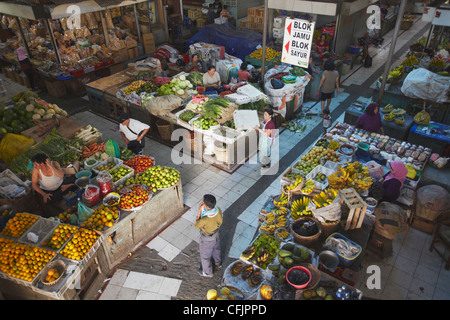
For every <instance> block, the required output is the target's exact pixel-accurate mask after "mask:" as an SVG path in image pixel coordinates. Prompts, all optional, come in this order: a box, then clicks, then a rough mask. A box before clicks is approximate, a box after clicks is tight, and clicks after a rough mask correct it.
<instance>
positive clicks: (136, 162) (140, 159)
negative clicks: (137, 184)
mask: <svg viewBox="0 0 450 320" xmlns="http://www.w3.org/2000/svg"><path fill="white" fill-rule="evenodd" d="M123 164H125V165H127V166H129V167H130V168H133V169H134V172H135V173H139V172H144V171H145V170H147V169H148V168H151V167H153V165H154V164H155V162H154V161H153V159H152V158H150V157H149V156H146V155H142V156H136V157H133V158H131V159H130V160H127V161H124V162H123Z"/></svg>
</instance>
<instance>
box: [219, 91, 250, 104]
mask: <svg viewBox="0 0 450 320" xmlns="http://www.w3.org/2000/svg"><path fill="white" fill-rule="evenodd" d="M225 99H228V100H230V101H232V102H234V103H235V104H237V105H241V104H246V103H250V102H252V99H251V98H250V97H249V96H247V95H244V94H239V93H232V94H227V95H226V96H225Z"/></svg>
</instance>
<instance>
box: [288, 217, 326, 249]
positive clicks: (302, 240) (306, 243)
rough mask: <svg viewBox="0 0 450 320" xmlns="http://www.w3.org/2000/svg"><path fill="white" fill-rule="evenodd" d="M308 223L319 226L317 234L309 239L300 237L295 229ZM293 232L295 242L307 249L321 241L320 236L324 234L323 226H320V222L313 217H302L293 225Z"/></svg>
mask: <svg viewBox="0 0 450 320" xmlns="http://www.w3.org/2000/svg"><path fill="white" fill-rule="evenodd" d="M306 221H314V222H315V223H316V226H317V229H318V231H317V233H316V234H314V235H312V236H309V237H305V236H301V235H299V234H298V233H296V232H295V231H294V228H295V226H296V224H299V223H304V222H306ZM291 232H292V234H293V236H294V241H295V242H296V243H298V244H301V245H303V246H305V247H309V246H311V245H313V244H314V243H316V242H317V241H318V240H319V238H320V236H321V234H322V225H321V224H320V222H319V221H318V220H316V219H314V218H312V217H302V218H300V219H297V220H296V221H295V222H294V223H293V224H292V225H291Z"/></svg>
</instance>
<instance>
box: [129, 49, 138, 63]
mask: <svg viewBox="0 0 450 320" xmlns="http://www.w3.org/2000/svg"><path fill="white" fill-rule="evenodd" d="M127 50H128V59H130V60H131V59H136V58H137V57H138V56H139V52H138V48H137V47H134V48H128V49H127Z"/></svg>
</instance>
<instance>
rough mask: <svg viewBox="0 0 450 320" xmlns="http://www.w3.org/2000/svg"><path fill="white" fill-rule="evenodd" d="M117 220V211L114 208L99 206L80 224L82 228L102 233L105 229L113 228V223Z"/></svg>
mask: <svg viewBox="0 0 450 320" xmlns="http://www.w3.org/2000/svg"><path fill="white" fill-rule="evenodd" d="M118 218H119V209H118V208H117V207H115V206H113V207H108V206H105V205H103V204H101V205H100V206H99V207H98V208H97V209H95V210H94V212H93V213H92V215H91V216H90V217H89V218H88V219H87V220H86V221H84V222H83V223H82V224H81V227H82V228H87V229H90V230H97V231H102V230H103V229H104V228H105V227H107V228H110V227H112V226H113V224H114V221H116V220H117V219H118Z"/></svg>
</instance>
